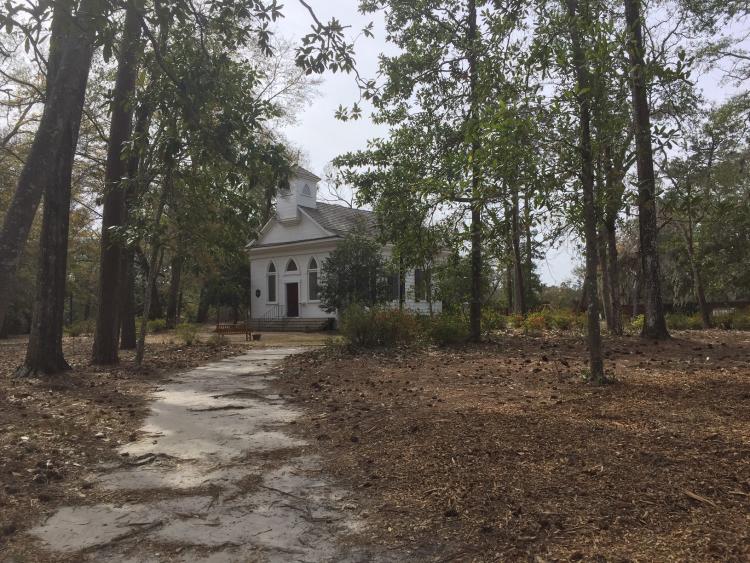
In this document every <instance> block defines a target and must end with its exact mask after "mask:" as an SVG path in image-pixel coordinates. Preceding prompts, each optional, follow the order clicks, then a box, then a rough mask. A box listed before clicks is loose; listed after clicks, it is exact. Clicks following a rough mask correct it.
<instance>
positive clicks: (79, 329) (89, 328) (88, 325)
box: [65, 319, 96, 336]
mask: <svg viewBox="0 0 750 563" xmlns="http://www.w3.org/2000/svg"><path fill="white" fill-rule="evenodd" d="M95 328H96V322H95V321H94V319H85V320H80V321H76V322H74V323H73V324H71V325H70V326H67V327H65V333H66V334H67V335H68V336H81V335H83V334H86V335H88V334H93V333H94V329H95Z"/></svg>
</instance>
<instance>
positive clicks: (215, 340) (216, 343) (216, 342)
mask: <svg viewBox="0 0 750 563" xmlns="http://www.w3.org/2000/svg"><path fill="white" fill-rule="evenodd" d="M227 342H228V340H227V337H226V336H224V335H223V334H216V333H214V334H212V335H211V337H210V338H209V339H208V342H206V346H208V347H209V348H214V349H216V348H221V347H222V346H226V345H227Z"/></svg>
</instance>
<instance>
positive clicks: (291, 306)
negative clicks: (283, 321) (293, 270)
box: [286, 283, 299, 317]
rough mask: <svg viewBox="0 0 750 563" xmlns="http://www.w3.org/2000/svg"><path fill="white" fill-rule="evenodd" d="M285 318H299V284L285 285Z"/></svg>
mask: <svg viewBox="0 0 750 563" xmlns="http://www.w3.org/2000/svg"><path fill="white" fill-rule="evenodd" d="M286 316H287V317H299V284H298V283H288V284H286Z"/></svg>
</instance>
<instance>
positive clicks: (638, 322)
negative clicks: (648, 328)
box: [630, 315, 646, 332]
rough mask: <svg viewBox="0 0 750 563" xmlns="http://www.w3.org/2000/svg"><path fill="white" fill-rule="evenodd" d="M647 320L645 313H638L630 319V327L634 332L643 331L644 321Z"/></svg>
mask: <svg viewBox="0 0 750 563" xmlns="http://www.w3.org/2000/svg"><path fill="white" fill-rule="evenodd" d="M645 322H646V317H644V316H643V315H636V316H635V317H632V318H631V319H630V329H631V330H632V331H633V332H641V331H642V330H643V323H645Z"/></svg>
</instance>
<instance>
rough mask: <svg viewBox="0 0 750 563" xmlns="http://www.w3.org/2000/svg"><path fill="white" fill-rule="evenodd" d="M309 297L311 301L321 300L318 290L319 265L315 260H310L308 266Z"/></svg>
mask: <svg viewBox="0 0 750 563" xmlns="http://www.w3.org/2000/svg"><path fill="white" fill-rule="evenodd" d="M307 297H308V299H309V300H310V301H318V300H319V299H320V290H319V289H318V263H317V262H316V261H315V258H310V263H309V264H308V265H307Z"/></svg>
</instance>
